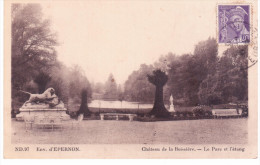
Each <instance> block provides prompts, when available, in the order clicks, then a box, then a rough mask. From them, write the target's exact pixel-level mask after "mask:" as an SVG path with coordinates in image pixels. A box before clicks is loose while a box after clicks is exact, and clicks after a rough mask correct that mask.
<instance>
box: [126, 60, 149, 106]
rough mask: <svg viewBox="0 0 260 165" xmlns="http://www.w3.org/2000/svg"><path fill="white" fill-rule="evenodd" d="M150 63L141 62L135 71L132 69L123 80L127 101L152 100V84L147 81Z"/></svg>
mask: <svg viewBox="0 0 260 165" xmlns="http://www.w3.org/2000/svg"><path fill="white" fill-rule="evenodd" d="M153 69H154V67H153V66H152V65H146V64H141V65H140V68H139V69H138V70H137V71H133V72H132V73H131V74H130V75H129V76H128V79H127V81H126V82H125V85H124V86H125V88H124V89H125V90H124V95H125V99H126V100H129V101H139V102H152V101H153V99H154V86H153V85H152V84H151V83H149V82H148V81H147V74H151V73H152V70H153Z"/></svg>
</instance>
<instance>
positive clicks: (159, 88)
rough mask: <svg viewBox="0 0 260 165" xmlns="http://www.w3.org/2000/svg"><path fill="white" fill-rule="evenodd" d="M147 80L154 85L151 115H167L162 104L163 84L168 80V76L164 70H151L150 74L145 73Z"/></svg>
mask: <svg viewBox="0 0 260 165" xmlns="http://www.w3.org/2000/svg"><path fill="white" fill-rule="evenodd" d="M147 77H148V81H149V82H150V83H152V84H153V85H155V87H156V90H155V101H154V106H153V109H152V111H151V112H150V114H151V115H155V116H156V117H169V112H168V111H167V109H166V108H165V106H164V102H163V86H164V85H165V84H166V82H167V81H168V76H167V75H166V74H165V72H163V71H161V70H160V69H157V70H155V71H153V74H152V75H149V74H148V75H147Z"/></svg>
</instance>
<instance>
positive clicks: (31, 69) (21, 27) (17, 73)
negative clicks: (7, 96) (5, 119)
mask: <svg viewBox="0 0 260 165" xmlns="http://www.w3.org/2000/svg"><path fill="white" fill-rule="evenodd" d="M11 21H12V22H11V44H12V45H11V83H12V109H14V110H17V109H18V108H17V107H20V106H21V104H22V103H23V102H24V101H25V100H24V98H25V97H23V94H21V92H19V90H21V89H23V90H29V89H30V86H29V87H28V86H27V84H29V83H31V81H32V80H34V79H35V78H36V76H37V75H39V73H40V72H42V71H48V70H49V69H50V68H51V67H52V66H54V65H55V64H56V57H57V55H56V51H55V46H56V45H57V44H58V43H57V39H56V35H55V33H53V32H52V31H51V29H50V21H49V20H47V19H43V14H42V12H41V6H40V5H39V4H12V7H11ZM45 85H46V84H45ZM43 86H44V85H43ZM40 88H41V87H40ZM40 90H42V89H40ZM29 91H30V90H29ZM33 91H34V90H33ZM30 92H32V91H30Z"/></svg>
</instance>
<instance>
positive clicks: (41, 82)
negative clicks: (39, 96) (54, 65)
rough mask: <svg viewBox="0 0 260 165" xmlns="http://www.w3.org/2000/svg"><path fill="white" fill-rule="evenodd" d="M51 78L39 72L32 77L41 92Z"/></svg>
mask: <svg viewBox="0 0 260 165" xmlns="http://www.w3.org/2000/svg"><path fill="white" fill-rule="evenodd" d="M50 80H51V77H50V75H49V74H47V73H45V72H40V73H39V74H38V75H37V76H36V77H35V79H34V82H35V83H36V84H38V89H39V93H43V92H44V91H45V89H46V86H47V83H48V82H49V81H50Z"/></svg>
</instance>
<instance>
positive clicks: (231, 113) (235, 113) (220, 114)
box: [212, 109, 242, 118]
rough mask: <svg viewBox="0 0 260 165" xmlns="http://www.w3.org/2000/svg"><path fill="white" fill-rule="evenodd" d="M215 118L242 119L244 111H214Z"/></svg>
mask: <svg viewBox="0 0 260 165" xmlns="http://www.w3.org/2000/svg"><path fill="white" fill-rule="evenodd" d="M212 115H213V116H214V118H218V117H240V116H242V109H212Z"/></svg>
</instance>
